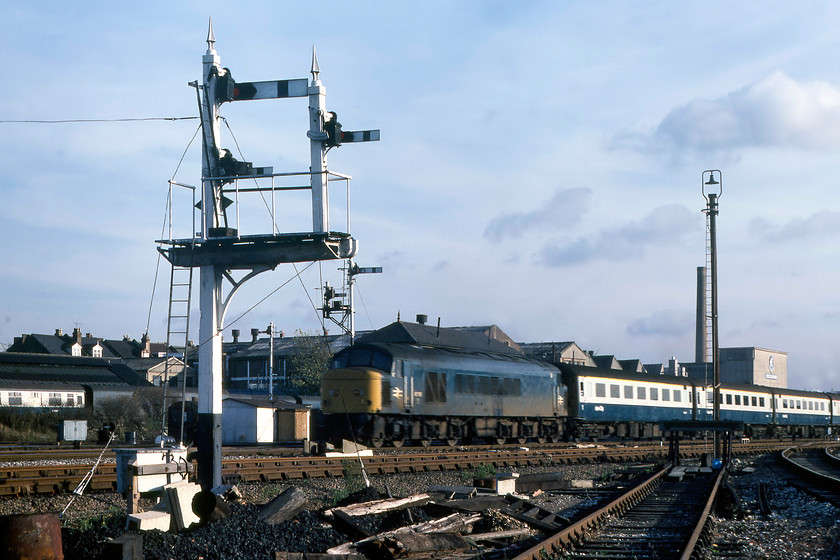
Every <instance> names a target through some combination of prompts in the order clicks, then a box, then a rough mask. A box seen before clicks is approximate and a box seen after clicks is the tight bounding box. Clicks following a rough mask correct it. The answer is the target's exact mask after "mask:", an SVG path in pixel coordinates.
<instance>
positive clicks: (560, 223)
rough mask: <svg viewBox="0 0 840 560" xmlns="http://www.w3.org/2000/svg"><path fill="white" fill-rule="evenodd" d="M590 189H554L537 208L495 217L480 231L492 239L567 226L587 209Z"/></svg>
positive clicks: (498, 239)
mask: <svg viewBox="0 0 840 560" xmlns="http://www.w3.org/2000/svg"><path fill="white" fill-rule="evenodd" d="M591 198H592V191H591V190H589V189H584V188H578V189H568V190H563V191H557V192H555V193H554V196H553V197H551V198H550V199H548V200H547V201H545V202H544V203H543V204H541V205H540V206H539V207H537V208H535V209H534V210H530V211H528V212H509V213H505V214H500V215H499V216H497V217H495V218H494V219H493V220H492V221H491V222H490V223H489V224H487V228H486V229H485V230H484V236H485V237H487V238H488V239H490V240H492V241H501V240H502V239H505V238H512V239H513V238H517V237H521V236H522V235H524V234H525V233H527V232H528V231H530V230H534V229H540V230H547V229H549V230H557V229H567V228H569V227H571V226H573V225H575V224H577V223H578V222H580V219H581V217H582V216H583V215H584V214H585V213H586V212H587V211H588V210H589V201H590V199H591Z"/></svg>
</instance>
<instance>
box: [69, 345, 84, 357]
mask: <svg viewBox="0 0 840 560" xmlns="http://www.w3.org/2000/svg"><path fill="white" fill-rule="evenodd" d="M70 354H71V355H72V356H81V355H82V347H81V346H79V345H78V344H76V345H74V346H73V347H72V348H70Z"/></svg>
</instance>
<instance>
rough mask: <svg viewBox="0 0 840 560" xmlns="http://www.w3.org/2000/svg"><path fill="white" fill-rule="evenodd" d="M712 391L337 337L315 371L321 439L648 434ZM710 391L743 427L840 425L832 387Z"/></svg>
mask: <svg viewBox="0 0 840 560" xmlns="http://www.w3.org/2000/svg"><path fill="white" fill-rule="evenodd" d="M712 395H713V392H712V389H711V388H710V387H709V386H707V385H706V384H704V383H703V382H702V381H701V380H698V379H693V378H689V377H676V376H663V375H647V374H640V373H629V372H625V371H621V370H612V369H599V368H592V367H586V366H580V365H571V364H564V363H560V364H550V363H547V362H542V361H539V360H533V359H529V358H525V357H524V356H519V355H513V354H498V353H492V352H482V351H468V350H456V349H445V348H436V347H426V346H418V345H411V344H399V343H367V344H365V343H361V344H356V345H354V346H351V347H349V348H346V349H344V350H342V351H341V352H339V353H337V354H336V355H335V357H334V359H333V363H332V368H331V369H330V371H328V372H327V373H326V374H325V375H324V376H323V379H322V382H321V408H322V412H323V414H324V423H325V426H324V428H325V434H326V435H327V437H328V439H332V440H334V441H335V440H339V439H341V438H343V439H350V440H355V441H357V442H359V443H363V444H366V445H369V446H373V447H381V446H383V445H392V446H394V447H401V446H403V445H405V444H406V443H415V444H419V445H423V446H428V445H430V444H431V443H432V442H433V441H443V442H445V443H446V444H448V445H457V444H460V443H470V442H473V441H477V440H482V441H491V442H496V443H504V442H518V443H525V442H527V441H537V442H544V441H560V440H572V439H597V438H603V437H609V436H615V437H621V438H632V439H644V438H656V437H661V436H662V433H661V431H660V422H663V421H671V420H711V419H712V416H713V412H712V410H713V402H712ZM719 399H720V418H721V420H733V421H738V422H743V423H744V426H745V428H744V430H745V435H746V436H748V437H759V436H762V437H774V436H798V437H825V436H831V435H835V434H837V432H838V429H840V394H832V393H820V392H811V391H797V390H791V389H777V388H770V387H761V386H756V385H734V384H723V385H722V386H721V387H720V397H719Z"/></svg>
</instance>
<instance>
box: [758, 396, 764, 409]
mask: <svg viewBox="0 0 840 560" xmlns="http://www.w3.org/2000/svg"><path fill="white" fill-rule="evenodd" d="M758 406H760V407H761V408H764V397H758Z"/></svg>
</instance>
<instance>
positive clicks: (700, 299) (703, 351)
mask: <svg viewBox="0 0 840 560" xmlns="http://www.w3.org/2000/svg"><path fill="white" fill-rule="evenodd" d="M707 340H708V332H707V331H706V267H705V266H698V267H697V319H696V331H695V335H694V362H695V363H698V364H702V363H704V362H705V361H706V356H707V355H708V351H709V349H708V348H707V346H706V342H707Z"/></svg>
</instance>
